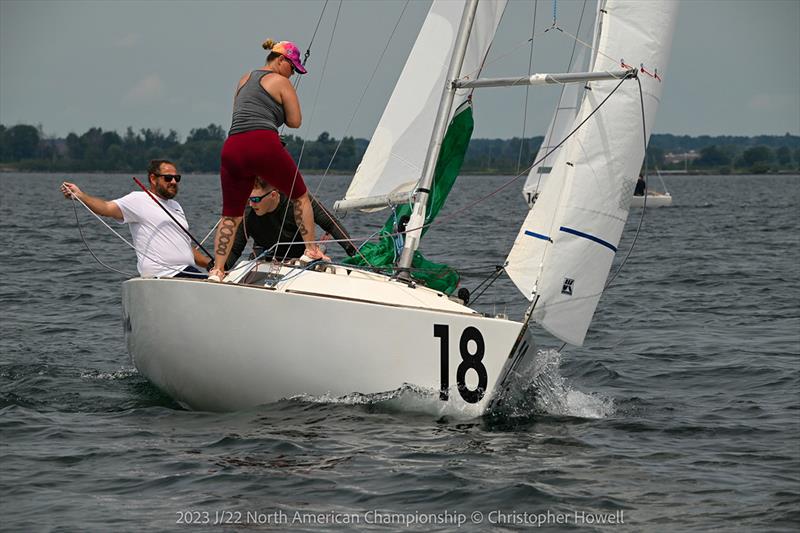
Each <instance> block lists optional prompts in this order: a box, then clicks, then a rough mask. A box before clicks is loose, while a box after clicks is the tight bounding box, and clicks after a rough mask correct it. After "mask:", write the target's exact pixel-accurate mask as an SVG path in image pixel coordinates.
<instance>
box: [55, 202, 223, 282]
mask: <svg viewBox="0 0 800 533" xmlns="http://www.w3.org/2000/svg"><path fill="white" fill-rule="evenodd" d="M70 196H71V197H72V200H73V201H78V202H79V203H80V204H81V205H82V206H83V207H85V208H86V210H87V211H88V212H89V213H91V214H92V216H93V217H94V218H96V219H97V220H99V221H100V223H101V224H103V225H104V226H105V227H106V228H108V229H109V231H111V233H113V234H114V235H116V236H117V237H118V238H119V239H120V240H121V241H122V242H124V243H125V244H127V245H128V246H129V247H130V248H131V249H132V250H133V251H134V252H135V253H136V255H137V256H138V255H139V254H141V255H142V256H144V257H146V258H147V259H149V260H150V261H152V262H153V263H156V264H158V265H161V266H163V267H164V268H169V269H171V270H174V271H175V273H178V272H180V269H176V268H175V265H168V264H166V263H162V262H161V261H159V260H157V259H153V258H152V257H151V256H149V255H148V254H146V253H145V252H140V251H139V250H137V249H136V246H134V245H133V243H131V242H130V241H128V239H126V238H125V237H123V236H122V235H120V234H119V233H117V231H116V230H115V229H114V228H112V227H111V226H109V225H108V224H107V223H106V221H105V220H103V219H102V218H101V217H100V216H99V215H98V214H97V213H95V212H94V211H92V210H91V209H90V208H89V206H88V205H86V204H85V203H84V202H83V200H81V199H80V198H78V197H77V196H75V195H74V194H70ZM76 220H77V218H76ZM215 227H216V225H215ZM78 230H79V231H80V222H78ZM212 231H213V230H212ZM210 234H211V232H209V235H210ZM81 237H83V232H82V231H81ZM206 238H208V235H206ZM83 242H84V244H85V245H86V248H87V250H89V253H91V254H92V256H93V257H94V258H95V259H96V260H97V262H98V263H100V264H101V265H103V266H104V267H106V268H107V269H109V270H113V271H114V272H119V273H120V274H124V275H126V276H131V277H133V276H135V275H134V274H131V273H129V272H122V271H120V270H117V269H115V268H113V267H110V266H108V265H106V264H105V263H103V262H102V261H100V259H99V258H98V257H97V256H96V255H94V252H92V250H91V248H89V244H88V243H87V242H86V240H85V239H84V241H83Z"/></svg>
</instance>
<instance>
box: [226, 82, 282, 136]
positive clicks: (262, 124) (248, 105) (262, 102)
mask: <svg viewBox="0 0 800 533" xmlns="http://www.w3.org/2000/svg"><path fill="white" fill-rule="evenodd" d="M271 72H272V71H271V70H254V71H252V72H251V73H250V77H249V78H247V81H246V82H244V85H242V87H241V88H240V89H239V91H238V92H237V93H236V97H235V98H234V99H233V119H232V120H231V129H230V131H229V132H228V135H233V134H235V133H243V132H245V131H253V130H273V131H278V128H280V127H281V126H282V125H283V123H284V122H285V121H286V115H285V114H284V111H283V106H282V105H281V104H279V103H278V102H276V101H275V99H274V98H272V96H270V94H269V93H268V92H267V91H265V90H264V88H263V87H262V86H261V78H263V77H264V76H266V75H267V74H269V73H271Z"/></svg>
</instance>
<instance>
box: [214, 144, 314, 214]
mask: <svg viewBox="0 0 800 533" xmlns="http://www.w3.org/2000/svg"><path fill="white" fill-rule="evenodd" d="M256 176H261V178H262V179H264V180H266V181H267V182H268V183H269V184H270V185H272V186H273V187H275V188H276V189H278V190H279V191H281V192H282V193H284V194H286V195H287V196H288V197H290V198H292V199H293V200H294V199H296V198H299V197H300V196H303V195H304V194H305V193H306V184H305V182H304V181H303V176H301V175H300V171H299V170H297V165H295V164H294V160H293V159H292V156H290V155H289V152H287V151H286V148H284V147H283V145H282V144H281V140H280V137H278V132H276V131H271V130H253V131H246V132H244V133H235V134H233V135H231V136H230V137H228V139H227V140H226V141H225V144H224V145H223V146H222V168H221V170H220V181H222V216H225V217H240V216H242V215H243V214H244V208H245V206H246V205H247V198H248V197H249V196H250V192H251V191H252V190H253V183H254V181H255V178H256Z"/></svg>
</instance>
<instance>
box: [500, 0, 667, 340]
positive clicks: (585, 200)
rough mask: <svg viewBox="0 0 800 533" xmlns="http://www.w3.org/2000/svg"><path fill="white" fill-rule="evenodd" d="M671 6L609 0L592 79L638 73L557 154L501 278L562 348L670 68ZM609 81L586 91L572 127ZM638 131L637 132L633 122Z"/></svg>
mask: <svg viewBox="0 0 800 533" xmlns="http://www.w3.org/2000/svg"><path fill="white" fill-rule="evenodd" d="M677 8H678V3H677V1H672V0H661V1H649V2H641V1H639V0H608V2H606V4H605V6H604V7H603V10H602V17H601V19H602V20H600V23H601V24H602V26H601V32H600V36H599V39H598V44H597V46H598V50H597V53H596V56H595V62H594V65H593V68H592V70H593V71H595V72H598V71H600V72H602V71H610V70H614V69H619V68H620V66H627V65H631V66H634V67H637V68H640V69H641V70H640V74H639V81H640V82H641V86H642V93H643V98H644V117H643V116H642V110H641V104H640V98H639V87H638V84H637V82H636V80H634V79H629V80H626V81H623V82H622V85H621V86H620V87H619V89H617V91H616V92H615V93H614V94H613V95H611V97H610V98H609V99H608V101H607V102H606V103H605V104H604V105H603V106H602V107H601V108H600V109H599V110H598V111H597V112H596V113H595V114H594V116H592V117H591V118H590V119H589V120H588V121H587V122H586V124H585V125H584V126H583V127H581V128H580V130H578V131H577V132H576V133H575V135H573V136H572V137H571V138H570V139H569V140H568V141H567V142H566V143H565V144H564V145H563V146H562V148H561V150H560V153H559V155H558V157H557V158H556V161H555V162H554V164H553V170H552V172H551V175H550V179H549V180H548V181H547V183H546V184H545V186H544V189H543V190H542V191H541V194H540V196H539V199H538V200H537V202H536V208H535V209H533V210H531V211H530V212H529V213H528V216H527V218H526V219H525V222H524V223H523V225H522V228H521V229H520V231H519V233H518V235H517V238H516V240H515V242H514V246H513V248H512V249H511V252H510V254H509V256H508V259H507V265H506V272H507V273H508V275H509V276H510V278H511V279H512V281H513V282H514V284H515V285H516V286H517V288H518V289H519V290H520V291H521V292H522V293H523V294H524V295H525V296H526V297H527V298H528V299H530V300H533V299H534V298H535V297H538V300H537V302H536V305H535V307H534V310H533V315H532V316H533V319H534V320H536V321H537V322H538V323H539V324H541V325H542V326H543V327H544V328H545V329H546V330H547V331H549V332H550V333H552V334H553V335H555V336H556V337H558V338H560V339H561V340H563V341H565V342H568V343H570V344H575V345H581V344H583V340H584V337H585V335H586V331H587V329H588V327H589V323H590V322H591V319H592V315H593V314H594V310H595V308H596V307H597V303H598V301H599V300H600V296H601V294H602V293H603V289H604V285H605V283H606V279H607V277H608V273H609V270H610V268H611V263H612V261H613V259H614V254H615V252H616V249H617V245H618V243H619V240H620V236H621V234H622V230H623V228H624V226H625V221H626V220H627V218H628V209H629V206H630V197H631V194H632V192H633V188H634V182H635V181H636V176H637V175H638V173H639V169H640V166H641V164H642V161H643V160H644V155H645V145H644V143H645V140H646V139H649V136H650V131H651V129H652V127H653V123H654V119H655V115H656V111H657V109H658V104H659V101H660V99H661V90H662V85H663V84H662V78H663V76H664V72H665V71H666V68H667V63H668V61H669V51H670V46H671V43H672V35H673V32H674V27H675V19H676V15H677ZM618 83H619V82H618V81H614V80H612V81H599V82H591V83H590V89H591V90H589V91H587V93H586V95H585V97H584V99H583V103H582V105H581V109H580V112H579V113H578V117H577V121H578V122H580V121H582V120H583V119H584V118H586V117H587V116H588V115H589V114H590V113H591V112H592V111H593V110H594V109H596V108H597V107H598V106H599V105H600V103H601V102H602V101H603V99H604V98H605V97H606V96H608V95H609V93H611V92H612V91H613V90H614V87H615V86H616V85H617V84H618ZM643 119H644V121H645V129H643V126H642V120H643Z"/></svg>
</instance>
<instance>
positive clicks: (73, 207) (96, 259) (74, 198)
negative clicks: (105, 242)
mask: <svg viewBox="0 0 800 533" xmlns="http://www.w3.org/2000/svg"><path fill="white" fill-rule="evenodd" d="M76 200H77V201H79V202H81V204H83V206H84V207H86V209H89V208H88V207H87V206H86V204H84V203H83V202H82V201H81V200H79V199H78V198H76V197H75V196H74V195H73V196H72V210H73V211H74V212H75V223H76V224H77V226H78V233H80V234H81V240H82V241H83V245H84V246H85V247H86V249H87V250H88V251H89V253H90V254H92V257H94V260H95V261H97V262H98V263H100V264H101V265H102V266H104V267H105V268H106V269H108V270H111V271H112V272H116V273H118V274H122V275H123V276H125V277H126V278H132V277H135V274H131V273H130V272H123V271H122V270H118V269H116V268H114V267H112V266H109V265H107V264H105V263H104V262H103V261H101V260H100V258H99V257H97V256H96V255H95V253H94V251H92V249H91V248H90V247H89V243H88V242H86V237H85V236H84V235H83V228H81V221H80V219H79V218H78V208H77V206H76V205H75V201H76ZM89 212H90V213H92V214H93V215H94V212H92V210H91V209H89ZM95 216H97V215H95ZM98 220H100V222H103V224H105V221H103V220H102V219H99V218H98ZM106 226H107V227H108V229H110V230H111V231H112V232H114V233H115V234H116V235H117V237H119V238H120V239H122V240H123V241H125V238H124V237H122V236H121V235H120V234H118V233H117V232H116V231H114V230H113V229H111V227H110V226H108V224H106ZM125 242H126V243H127V242H128V241H125ZM128 244H130V243H128Z"/></svg>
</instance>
